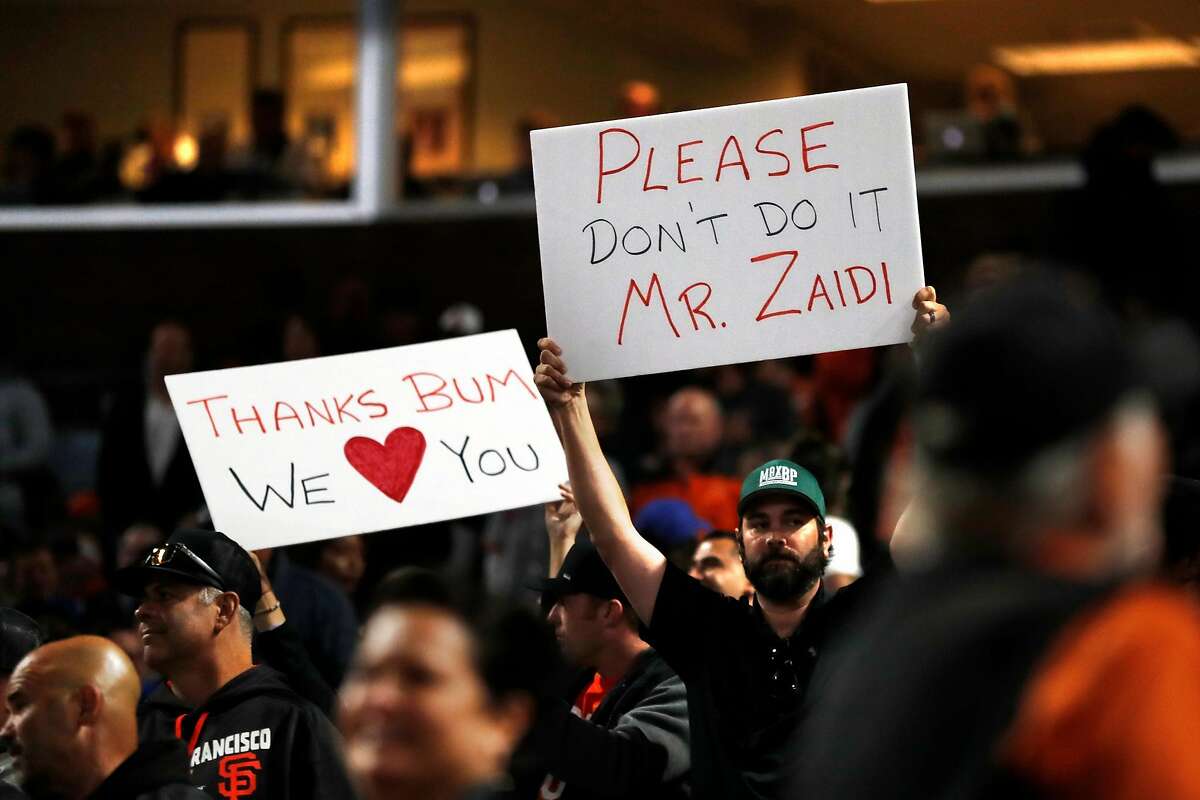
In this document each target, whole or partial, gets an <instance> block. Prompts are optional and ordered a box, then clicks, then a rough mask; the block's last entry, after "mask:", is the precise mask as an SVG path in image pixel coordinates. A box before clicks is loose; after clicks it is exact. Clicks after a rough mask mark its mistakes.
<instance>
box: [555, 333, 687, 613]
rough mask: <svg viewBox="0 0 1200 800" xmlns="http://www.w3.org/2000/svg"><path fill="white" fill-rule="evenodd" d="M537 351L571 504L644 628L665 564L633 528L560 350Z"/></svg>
mask: <svg viewBox="0 0 1200 800" xmlns="http://www.w3.org/2000/svg"><path fill="white" fill-rule="evenodd" d="M538 347H539V348H541V351H542V355H541V363H540V364H538V368H537V372H536V374H535V375H534V380H535V381H536V382H537V385H538V390H539V391H541V393H542V397H544V398H545V399H546V405H548V406H549V407H550V416H551V417H552V418H553V419H554V426H555V427H556V428H557V429H558V435H559V437H560V438H561V439H562V444H563V450H564V451H565V452H566V455H567V473H568V474H569V475H570V477H571V489H572V491H573V492H574V494H575V503H576V505H578V506H579V511H580V513H581V514H582V515H583V520H584V522H586V523H587V526H588V532H589V533H590V534H591V537H592V543H593V544H594V545H595V546H596V550H597V551H599V553H600V557H601V558H603V559H604V563H605V564H607V565H608V568H609V569H610V570H612V573H613V577H615V578H616V579H617V583H618V584H620V586H621V590H622V591H623V592H625V596H626V597H628V598H629V602H630V603H631V604H632V605H633V610H634V611H636V612H637V615H638V617H639V618H640V619H641V620H642V622H643V623H645V624H646V625H649V624H650V620H651V618H652V617H653V615H654V601H655V598H656V597H657V596H658V587H659V585H660V584H661V583H662V576H663V571H664V570H665V569H666V565H667V560H666V558H664V557H663V554H662V553H660V552H658V550H656V549H654V546H653V545H652V544H650V543H649V542H647V541H646V540H645V539H644V538H642V535H641V534H640V533H638V532H637V529H636V528H634V527H633V519H632V518H631V517H630V516H629V507H628V506H627V505H625V495H624V494H622V492H621V486H620V484H618V483H617V479H616V476H614V475H613V473H612V469H611V468H610V467H609V465H608V461H607V460H606V459H605V458H604V452H603V451H602V450H601V449H600V440H599V439H598V438H597V437H596V429H595V428H594V427H592V415H591V412H590V411H588V407H587V397H586V395H585V394H584V388H583V384H582V383H575V382H574V381H572V380H571V379H570V378H569V377H567V364H566V361H564V360H563V357H562V355H563V352H562V348H561V347H559V346H558V344H557V343H556V342H555V341H554V340H553V339H549V338H546V339H542V340H540V341H539V342H538Z"/></svg>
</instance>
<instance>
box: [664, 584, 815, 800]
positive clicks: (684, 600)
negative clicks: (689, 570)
mask: <svg viewBox="0 0 1200 800" xmlns="http://www.w3.org/2000/svg"><path fill="white" fill-rule="evenodd" d="M829 600H830V598H829V596H828V595H827V594H826V592H825V590H824V586H822V587H821V589H820V590H818V592H817V595H816V596H815V597H814V598H813V602H812V605H811V606H810V607H809V610H808V613H807V614H806V615H805V617H804V621H803V622H802V623H801V624H800V627H799V628H797V629H796V632H795V633H793V634H792V636H791V637H789V638H787V639H782V638H780V637H779V636H777V635H776V634H775V632H774V631H773V630H771V627H770V626H769V625H768V624H767V621H766V618H765V617H764V616H763V613H762V610H761V609H760V608H759V607H758V605H757V603H755V604H747V603H744V602H739V601H737V600H734V599H733V598H730V597H726V596H724V595H721V594H718V593H716V592H713V591H711V590H709V589H706V588H705V587H704V586H703V585H702V584H701V583H700V582H699V581H695V580H693V579H691V578H689V577H688V576H687V575H686V574H685V573H683V572H682V571H681V570H679V569H678V568H676V567H673V566H671V565H670V564H668V565H667V570H666V573H665V574H664V575H663V580H662V585H661V586H660V587H659V590H658V597H657V599H656V600H655V604H654V618H653V619H652V620H651V622H650V625H649V627H648V628H646V629H645V631H644V638H645V639H646V641H647V642H649V643H650V644H651V645H653V647H654V648H655V649H656V650H657V651H658V652H659V653H660V654H661V655H662V657H663V658H664V659H665V660H666V662H667V663H668V664H669V665H670V666H671V668H672V669H674V670H675V671H676V672H677V673H678V674H679V676H680V677H681V678H682V679H683V682H684V683H685V684H686V685H687V694H688V713H689V715H690V718H691V747H692V794H693V797H695V798H721V799H722V800H724V799H725V798H729V799H730V800H736V799H737V798H774V797H779V796H781V794H782V792H783V791H784V790H786V789H787V787H788V785H789V780H790V775H789V774H787V773H786V769H785V768H786V766H787V762H789V761H790V759H789V758H788V756H789V743H790V739H791V734H792V732H793V731H794V730H795V728H796V725H797V723H798V721H799V718H800V714H801V708H802V701H803V699H804V694H805V691H806V689H807V686H808V682H809V678H810V677H811V676H812V671H813V667H814V665H815V664H816V661H817V657H818V655H819V654H820V652H821V650H822V649H823V648H824V646H825V640H826V636H827V632H828V631H829V630H830V628H831V625H830V624H829V623H830V621H831V620H832V613H831V611H832V608H833V607H834V606H837V605H838V603H837V602H833V603H830V602H829Z"/></svg>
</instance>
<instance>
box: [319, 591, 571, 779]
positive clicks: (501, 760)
mask: <svg viewBox="0 0 1200 800" xmlns="http://www.w3.org/2000/svg"><path fill="white" fill-rule="evenodd" d="M553 659H554V653H553V644H552V643H551V642H550V641H549V640H548V637H547V634H546V632H545V630H544V627H542V626H541V624H540V623H539V622H538V621H537V620H536V619H534V618H533V617H532V616H531V615H529V614H527V613H521V612H509V613H505V614H501V615H499V616H496V617H489V618H488V619H487V620H486V621H484V622H482V623H479V624H477V625H476V626H475V628H474V629H472V626H471V625H469V624H468V623H467V622H466V620H465V619H464V617H463V616H462V614H461V613H460V612H458V611H456V610H454V609H453V608H450V607H448V606H446V605H442V604H440V603H436V602H435V603H430V602H425V601H421V600H416V601H414V602H409V601H404V602H402V603H399V604H394V603H385V605H383V606H381V607H380V608H379V610H378V611H376V612H375V613H374V614H373V615H372V616H371V619H370V620H369V621H368V623H367V626H366V630H365V632H364V634H363V638H362V642H361V643H360V645H359V648H358V651H357V652H356V653H355V658H354V665H353V667H352V669H351V672H350V674H349V675H348V676H347V679H346V682H345V684H344V685H343V686H342V690H341V704H340V706H341V707H340V713H339V725H340V728H341V730H342V733H343V735H344V736H345V740H346V751H345V752H346V761H347V765H348V767H349V769H350V772H351V774H352V776H353V777H354V779H355V781H356V782H357V784H358V786H359V790H360V792H361V795H362V797H363V798H365V800H380V799H381V798H385V797H422V798H431V799H432V800H438V799H439V798H457V797H462V796H464V795H465V794H466V793H467V792H468V791H469V790H470V789H471V788H472V787H478V786H482V785H485V784H488V783H492V782H495V781H497V779H498V778H499V777H500V776H502V775H504V774H505V771H506V769H507V764H508V760H509V758H510V756H511V755H512V752H513V750H514V749H515V748H516V745H517V742H518V741H519V740H520V738H521V737H522V736H523V735H524V734H525V732H526V731H527V730H528V727H529V725H530V724H531V722H532V718H533V713H534V702H533V697H534V693H535V691H536V687H537V685H538V682H539V681H541V680H542V679H543V678H544V676H545V674H546V672H547V670H548V669H549V666H548V665H550V664H551V663H553Z"/></svg>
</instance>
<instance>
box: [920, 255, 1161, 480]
mask: <svg viewBox="0 0 1200 800" xmlns="http://www.w3.org/2000/svg"><path fill="white" fill-rule="evenodd" d="M920 357H921V363H920V365H919V374H918V387H917V397H916V407H915V414H914V427H915V430H916V434H917V440H918V443H919V445H920V447H921V450H922V452H923V453H924V454H925V455H926V456H927V457H928V458H929V459H930V461H931V462H932V463H934V464H938V465H942V466H948V467H952V468H956V469H965V470H967V471H969V472H972V473H975V474H979V475H985V476H988V475H994V476H997V477H1001V476H1004V475H1006V474H1009V473H1010V471H1011V470H1013V469H1015V468H1019V467H1021V466H1023V465H1024V464H1026V463H1027V462H1028V461H1029V460H1030V459H1031V458H1032V457H1034V456H1036V455H1037V454H1039V453H1041V452H1044V451H1045V450H1046V449H1047V448H1049V447H1052V446H1054V445H1057V444H1059V443H1062V442H1066V441H1068V440H1070V439H1071V438H1074V437H1077V436H1080V435H1083V434H1085V433H1086V432H1088V431H1090V430H1092V429H1094V428H1095V427H1097V426H1098V425H1100V424H1101V423H1102V422H1103V421H1104V420H1106V419H1107V418H1108V415H1109V414H1111V412H1112V411H1113V410H1114V409H1115V407H1116V406H1117V405H1118V404H1119V403H1120V402H1121V401H1122V400H1123V399H1124V398H1126V397H1128V396H1130V395H1131V394H1132V393H1135V392H1136V391H1138V390H1139V389H1142V388H1145V386H1146V382H1145V375H1144V374H1142V370H1140V369H1139V368H1138V366H1137V364H1136V363H1135V360H1134V358H1133V355H1132V353H1131V351H1130V349H1129V347H1128V345H1127V344H1126V342H1125V340H1124V338H1123V337H1122V335H1121V331H1120V328H1119V327H1118V325H1117V322H1116V320H1115V319H1114V318H1112V317H1111V316H1110V315H1109V314H1108V313H1107V312H1106V311H1105V310H1104V309H1103V308H1100V307H1098V306H1097V305H1096V304H1094V303H1093V302H1090V301H1089V300H1087V299H1086V298H1083V297H1080V296H1079V295H1078V294H1077V292H1076V291H1075V290H1073V289H1072V288H1071V287H1070V285H1068V284H1067V283H1066V282H1064V281H1061V280H1057V279H1054V278H1052V277H1033V278H1028V279H1023V280H1021V281H1019V282H1015V283H1012V284H1007V285H1004V286H1001V287H997V288H994V289H991V290H989V291H986V292H983V293H981V294H980V295H978V296H977V297H976V298H975V299H974V300H973V301H972V302H970V303H969V304H968V305H966V306H965V307H964V308H963V310H962V311H961V312H956V313H955V318H954V321H953V322H952V323H951V324H950V325H949V326H947V327H946V329H945V330H944V331H938V332H934V333H933V334H932V335H931V336H930V337H929V341H928V343H927V347H926V348H925V350H924V352H922V353H921V354H920Z"/></svg>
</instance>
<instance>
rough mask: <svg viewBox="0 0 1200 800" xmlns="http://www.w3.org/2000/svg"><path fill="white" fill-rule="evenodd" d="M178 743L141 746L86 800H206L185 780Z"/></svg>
mask: <svg viewBox="0 0 1200 800" xmlns="http://www.w3.org/2000/svg"><path fill="white" fill-rule="evenodd" d="M186 765H187V762H186V754H185V753H184V750H183V745H182V744H181V743H179V742H177V741H176V742H152V743H150V744H143V745H142V746H141V747H139V748H138V749H137V750H135V751H134V752H133V754H132V755H131V756H129V758H127V759H125V760H124V761H122V762H121V763H120V764H119V765H118V766H117V768H116V769H115V770H113V771H112V773H111V774H110V775H109V776H108V777H107V778H105V779H104V781H103V783H101V784H100V785H99V786H97V787H96V788H95V789H94V790H93V791H92V793H91V794H89V795H88V796H87V800H206V798H207V797H208V795H206V794H205V793H204V792H201V791H199V790H198V789H195V788H193V787H192V784H191V782H190V781H189V780H188V771H187V766H186Z"/></svg>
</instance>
